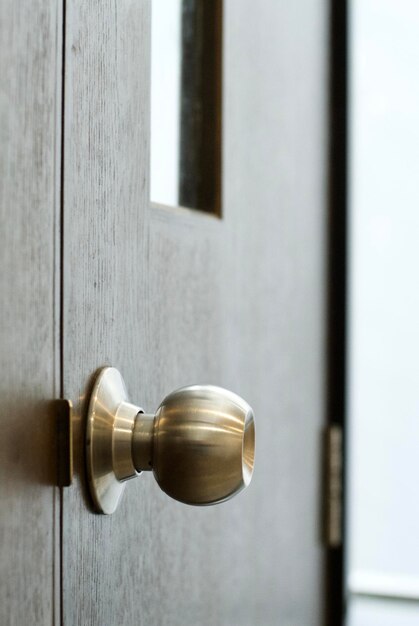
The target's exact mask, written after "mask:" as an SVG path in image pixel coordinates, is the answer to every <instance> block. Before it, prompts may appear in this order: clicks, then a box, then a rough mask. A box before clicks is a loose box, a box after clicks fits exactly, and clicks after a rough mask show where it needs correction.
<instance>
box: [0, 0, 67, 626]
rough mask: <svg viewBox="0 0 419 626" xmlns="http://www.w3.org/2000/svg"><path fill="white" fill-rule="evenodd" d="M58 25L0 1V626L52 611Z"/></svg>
mask: <svg viewBox="0 0 419 626" xmlns="http://www.w3.org/2000/svg"><path fill="white" fill-rule="evenodd" d="M61 19H62V15H61V8H60V3H59V2H53V1H52V0H51V1H50V2H45V1H41V0H35V1H33V0H22V1H19V2H14V1H13V0H9V1H7V0H4V1H2V2H1V3H0V76H1V80H0V138H1V151H0V268H1V269H0V294H1V298H0V319H1V323H0V371H1V376H0V428H1V437H0V476H1V478H0V503H1V505H0V624H2V626H6V625H9V624H10V625H11V624H13V625H16V626H22V625H23V624H40V625H44V624H48V625H50V624H52V623H53V621H54V619H55V618H56V612H55V609H56V608H59V607H57V604H56V601H55V598H56V597H57V593H58V587H57V585H56V580H57V577H56V576H55V574H56V568H54V556H55V554H56V553H57V552H58V547H59V546H58V543H57V539H58V536H57V524H55V519H56V517H57V515H58V500H57V493H56V489H55V488H54V487H53V485H54V480H55V475H54V471H55V470H54V466H55V451H54V426H53V411H52V400H53V398H54V397H56V396H57V394H58V392H59V388H58V383H59V381H58V380H57V373H58V360H57V357H58V348H59V344H58V341H57V338H58V333H57V330H58V326H57V322H58V319H59V317H58V316H59V301H57V298H56V295H57V289H56V287H57V286H58V285H57V281H56V278H57V272H56V271H55V270H56V268H58V262H59V258H57V254H58V253H57V245H56V243H57V237H58V234H59V233H58V222H57V220H56V215H57V211H56V210H57V209H58V208H59V196H57V189H58V187H57V184H58V182H59V156H60V155H59V138H60V132H59V123H60V119H59V112H60V98H59V93H60V92H59V90H60V72H61V65H60V64H61V28H62V22H61ZM57 177H58V178H57ZM58 249H59V248H58Z"/></svg>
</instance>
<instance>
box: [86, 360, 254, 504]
mask: <svg viewBox="0 0 419 626" xmlns="http://www.w3.org/2000/svg"><path fill="white" fill-rule="evenodd" d="M86 446H87V472H88V479H89V486H90V492H91V495H92V498H93V501H94V503H95V505H96V508H97V510H98V511H100V512H101V513H108V514H109V513H113V512H114V511H115V509H116V508H117V506H118V503H119V500H120V497H121V495H122V492H123V490H124V486H125V481H126V480H128V479H130V478H134V477H135V476H138V474H139V473H140V472H143V471H147V470H152V471H153V474H154V477H155V479H156V480H157V483H158V485H159V486H160V488H161V489H162V490H163V491H165V492H166V493H167V494H168V495H169V496H171V497H172V498H175V500H179V501H180V502H185V503H186V504H195V505H207V504H217V503H219V502H223V501H224V500H228V499H229V498H231V497H232V496H234V495H235V494H236V493H238V492H239V491H241V490H242V489H244V488H245V487H247V486H248V484H249V483H250V480H251V478H252V474H253V464H254V449H255V427H254V417H253V411H252V409H251V408H250V406H249V405H248V404H247V402H245V401H244V400H242V399H241V398H240V397H239V396H237V395H236V394H234V393H232V392H230V391H227V390H225V389H222V388H221V387H214V386H211V385H195V386H191V387H183V388H182V389H178V390H177V391H174V392H173V393H171V394H169V395H168V396H167V397H166V398H165V399H164V400H163V402H162V403H161V405H160V406H159V408H158V409H157V411H156V413H155V414H153V415H149V414H145V413H143V411H142V409H141V408H140V407H138V406H135V405H133V404H131V403H130V402H128V397H127V391H126V388H125V384H124V381H123V379H122V376H121V374H120V373H119V372H118V370H116V369H115V368H113V367H106V368H104V369H103V370H102V371H101V372H100V374H99V376H98V378H97V380H96V383H95V386H94V388H93V391H92V395H91V399H90V404H89V411H88V419H87V439H86Z"/></svg>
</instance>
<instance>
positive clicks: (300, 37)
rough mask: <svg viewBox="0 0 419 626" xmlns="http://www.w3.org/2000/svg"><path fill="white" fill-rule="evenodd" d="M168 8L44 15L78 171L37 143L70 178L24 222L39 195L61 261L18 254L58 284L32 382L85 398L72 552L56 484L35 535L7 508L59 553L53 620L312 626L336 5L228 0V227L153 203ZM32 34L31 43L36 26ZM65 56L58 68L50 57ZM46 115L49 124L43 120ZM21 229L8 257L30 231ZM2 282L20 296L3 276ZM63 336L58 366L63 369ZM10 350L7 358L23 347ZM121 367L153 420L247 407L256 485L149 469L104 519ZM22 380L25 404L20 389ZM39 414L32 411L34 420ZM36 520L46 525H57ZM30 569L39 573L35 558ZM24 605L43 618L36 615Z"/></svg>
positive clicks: (33, 543) (43, 311) (41, 315)
mask: <svg viewBox="0 0 419 626" xmlns="http://www.w3.org/2000/svg"><path fill="white" fill-rule="evenodd" d="M151 5H152V2H149V1H147V0H142V1H141V2H138V1H134V0H121V1H120V2H118V3H114V2H109V1H108V0H105V1H103V2H94V3H93V2H80V1H76V0H67V2H66V3H65V11H64V13H63V15H61V17H60V14H59V15H58V16H54V15H53V16H52V17H48V19H50V20H51V22H52V23H53V26H54V27H52V26H51V25H50V22H48V21H47V26H45V25H44V30H43V31H42V32H43V33H44V35H43V38H42V42H43V43H42V44H41V43H40V42H39V39H35V43H34V44H33V45H34V46H36V45H38V46H40V47H41V50H42V53H40V55H39V56H38V57H37V59H38V60H37V61H36V63H38V64H40V63H41V61H40V59H42V64H43V65H42V67H43V73H42V72H41V75H40V77H34V79H33V80H34V84H35V85H36V88H37V89H41V86H40V85H42V86H43V87H42V88H43V89H45V85H47V86H48V89H49V91H48V93H49V97H50V99H51V102H54V103H55V100H54V98H57V99H58V103H59V104H62V108H61V107H60V106H57V108H55V109H54V107H55V104H52V105H51V108H52V109H53V110H56V111H57V113H56V118H55V119H56V120H57V132H56V137H61V134H60V133H61V129H62V145H63V151H62V173H63V176H62V180H61V179H60V176H59V173H60V167H58V166H57V168H56V170H53V167H54V162H55V161H54V158H55V159H56V162H57V163H58V164H60V163H61V161H60V158H59V156H60V154H61V153H60V150H59V145H60V142H58V149H57V152H54V155H55V157H54V158H52V157H51V160H50V161H46V158H47V157H45V152H43V151H42V150H41V152H40V154H42V158H43V159H44V160H43V161H42V163H43V165H44V166H45V163H46V162H47V163H50V167H51V168H52V171H53V174H52V178H51V180H49V181H47V180H45V181H44V182H45V188H46V189H47V190H48V192H49V193H50V194H53V190H54V185H55V188H56V189H58V192H59V193H58V198H55V199H54V198H51V199H50V200H49V201H48V202H49V204H48V202H46V201H44V198H43V196H42V197H41V196H38V195H36V194H37V193H38V187H37V186H36V185H35V183H34V185H33V186H32V187H30V188H29V191H28V193H29V194H30V196H29V197H30V198H32V200H33V201H35V202H36V203H37V204H35V205H34V204H33V202H32V203H30V204H28V205H27V206H28V211H27V212H25V213H20V212H19V213H18V220H19V223H20V224H23V223H24V226H23V225H22V229H24V228H25V229H26V228H29V229H30V230H31V234H32V235H33V233H34V232H35V234H36V229H35V231H34V227H33V224H38V223H39V222H38V221H37V219H41V216H38V218H36V217H35V215H34V213H31V212H30V211H29V208H30V207H31V206H37V207H39V206H42V207H43V211H44V212H46V216H45V217H44V220H49V221H44V222H43V225H42V229H40V231H41V241H40V243H39V246H40V249H42V251H43V252H42V253H43V254H44V255H45V258H46V261H45V263H44V265H43V266H42V267H39V264H38V263H37V262H34V261H33V259H34V258H36V259H39V256H33V255H32V256H29V259H32V262H29V261H28V263H27V264H26V265H25V270H24V269H23V267H22V266H21V265H20V264H19V263H17V262H16V265H15V267H16V272H17V276H21V275H23V272H24V271H27V272H29V273H28V274H27V279H26V280H27V282H28V284H29V285H30V286H31V289H32V287H33V284H34V281H36V280H37V278H39V277H42V281H45V285H44V282H41V284H42V285H44V287H45V288H44V289H43V290H40V291H39V290H38V291H36V290H35V287H33V291H36V298H35V299H34V297H35V296H31V294H32V293H33V292H32V291H31V289H28V290H25V289H24V288H22V289H21V292H20V293H21V294H22V298H23V299H22V300H21V302H19V306H18V305H17V304H16V308H15V310H16V311H20V310H21V308H20V307H21V306H22V305H23V304H25V305H31V303H33V305H34V310H35V311H36V313H35V314H34V315H36V318H35V320H44V325H45V329H46V330H45V332H44V333H43V334H42V338H41V337H40V339H39V345H42V349H43V350H44V351H46V352H47V355H46V356H45V358H43V360H42V359H38V358H37V359H35V365H34V366H33V367H32V366H31V367H30V366H29V365H28V368H27V371H26V370H23V371H19V374H20V375H21V377H22V379H23V376H25V380H26V377H27V376H29V377H30V376H35V377H36V376H38V377H39V380H40V381H42V384H43V385H44V388H43V389H42V393H41V392H40V393H41V396H42V398H44V397H46V398H48V397H49V398H50V397H54V396H57V395H58V394H59V393H60V391H61V393H62V394H63V396H64V397H66V398H69V399H71V400H72V402H73V404H74V416H73V417H74V453H75V477H74V481H73V485H72V486H71V487H69V488H65V489H63V490H62V498H61V508H60V509H59V510H60V511H61V522H60V523H61V526H59V525H58V523H57V525H56V526H57V528H60V539H61V542H60V544H58V545H60V546H61V552H60V551H58V550H56V556H55V560H54V549H53V546H54V544H53V543H52V539H51V537H52V536H53V528H54V525H53V520H54V499H53V498H54V495H53V494H54V490H53V488H52V487H51V484H52V482H53V481H52V480H51V481H49V482H48V480H46V481H45V482H46V483H47V485H46V486H44V487H41V486H40V484H42V480H41V478H39V477H37V478H36V481H35V482H36V489H37V490H39V491H40V492H43V493H45V496H44V497H45V499H46V502H47V500H48V498H50V500H49V501H48V502H47V503H46V504H45V506H44V507H41V505H40V500H39V497H40V496H36V494H35V496H36V498H37V503H36V506H35V505H31V506H32V509H30V512H31V515H32V516H36V515H37V513H36V511H37V510H38V509H37V507H38V508H39V507H40V508H41V510H42V515H43V517H42V519H41V518H37V525H35V526H32V527H31V525H30V523H29V522H28V523H27V524H26V525H25V519H24V518H25V515H24V514H19V515H17V514H14V515H15V517H13V516H12V517H11V516H10V515H11V514H10V513H7V515H8V516H9V517H7V518H6V519H7V520H8V523H10V524H12V522H13V520H14V519H15V520H16V519H18V520H19V521H18V522H16V523H19V524H21V525H22V530H24V531H25V530H26V531H27V533H28V536H29V537H30V538H31V540H30V546H29V547H28V549H27V552H26V557H27V558H28V561H29V562H31V563H33V562H36V563H38V561H37V559H41V560H40V561H39V563H43V562H45V564H46V565H45V567H46V570H45V571H46V573H45V575H44V574H43V576H44V577H43V580H42V586H43V587H44V586H45V587H47V586H48V589H49V590H51V589H52V588H53V587H52V581H53V580H54V579H55V580H57V577H58V578H60V580H58V583H57V585H56V588H57V589H61V598H60V597H59V595H57V594H56V595H55V598H56V599H55V602H54V593H52V592H51V591H48V592H46V591H45V590H44V591H43V593H44V595H45V598H46V599H45V601H44V606H45V608H44V609H43V611H44V612H43V613H42V614H41V617H40V619H39V620H37V623H50V621H51V620H52V619H53V618H54V617H55V619H56V620H59V619H60V615H61V621H62V623H64V624H67V625H73V624H74V625H75V624H80V625H85V624H91V625H98V626H99V625H100V626H103V625H105V624H106V625H110V626H115V625H120V624H123V625H124V626H129V625H131V624H149V625H153V626H158V625H160V624H161V625H163V624H164V625H170V626H174V625H176V624H179V625H182V626H186V625H188V624H190V625H198V624H199V625H200V626H204V625H215V624H217V625H222V626H233V625H236V624H240V625H247V624H248V625H249V626H255V624H264V626H268V625H269V624H272V625H277V624H279V623H281V624H284V625H285V624H289V625H290V626H291V625H297V624H298V626H303V625H305V624H306V625H307V626H315V625H316V624H321V623H322V618H323V595H324V593H323V591H324V590H323V574H324V549H323V546H322V544H321V539H320V534H321V533H320V528H319V526H320V503H321V498H320V492H321V484H320V477H321V430H322V427H323V420H324V374H325V363H324V361H325V322H324V319H325V294H326V288H325V256H326V253H325V240H326V187H327V168H326V162H327V106H326V104H327V30H328V29H327V21H328V15H327V13H328V11H327V8H328V7H327V3H326V2H323V1H321V0H319V1H317V2H309V1H308V0H304V1H303V2H300V3H290V2H282V1H279V2H278V1H277V0H264V2H258V3H255V2H252V1H251V0H225V2H224V12H223V103H222V125H223V143H222V153H223V168H222V190H223V192H222V203H221V204H222V216H221V217H217V216H213V215H208V214H205V213H203V212H199V211H192V210H186V209H180V208H176V207H162V206H156V205H151V203H150V197H149V186H150V180H149V152H150V32H151V8H152V7H151ZM34 6H35V5H34ZM51 6H52V5H51ZM54 6H55V5H54ZM31 7H32V3H31ZM15 10H17V9H15ZM28 10H29V4H28ZM33 10H35V9H33ZM50 10H51V11H53V9H52V8H51V9H50ZM37 11H39V14H40V15H43V12H44V11H46V9H44V8H41V7H39V8H38V9H37ZM23 19H24V18H22V20H23ZM60 20H62V21H60ZM42 23H43V22H42ZM37 26H38V22H36V24H35V25H34V26H33V27H34V28H36V27H37ZM17 28H19V33H20V37H21V38H22V43H21V44H19V45H21V46H23V45H24V44H23V41H24V40H25V41H27V40H28V39H27V38H26V39H25V37H26V35H25V33H26V30H25V29H26V26H24V25H23V24H22V23H21V22H18V26H17ZM60 28H62V31H61V30H60ZM31 32H32V31H31ZM61 32H63V34H64V41H63V46H64V68H65V80H64V85H63V101H62V103H61V100H60V98H61V91H60V82H59V77H60V72H59V68H60V58H61V57H60V55H59V54H58V52H59V51H60V50H61V48H60V41H61V38H60V34H59V33H61ZM45 33H49V36H50V37H51V38H52V40H53V41H52V42H51V44H50V45H47V44H48V42H46V39H45V37H46V35H45ZM57 33H58V34H57ZM54 37H57V38H58V39H57V40H56V39H54ZM29 41H31V40H30V38H29ZM54 46H55V47H56V52H57V55H56V56H54V63H56V64H57V71H56V73H53V74H51V65H53V63H52V62H51V63H50V62H49V60H48V52H46V50H48V51H50V50H51V49H52V47H54ZM19 49H21V48H19ZM51 55H52V53H51ZM37 67H38V66H37ZM54 67H55V66H54ZM51 76H52V78H51ZM43 77H44V78H43ZM35 78H36V80H35ZM22 80H23V78H22ZM49 81H52V85H50V83H49ZM56 94H57V95H56ZM28 108H30V105H28ZM34 111H35V112H36V111H37V108H36V106H35V107H34ZM44 115H45V117H43V118H42V120H40V121H39V124H41V129H42V133H44V134H42V133H41V135H37V137H39V136H41V137H45V141H46V142H47V144H48V145H50V143H51V141H53V139H51V137H50V135H48V134H47V135H45V133H47V129H48V128H50V127H49V126H48V124H52V123H53V122H52V121H51V118H50V117H49V116H48V111H44ZM51 115H53V113H51ZM60 122H62V126H61V125H60ZM30 123H31V124H32V127H31V128H32V131H31V132H33V133H35V132H36V128H37V126H36V123H37V118H36V117H35V118H33V119H32V120H31V121H30ZM54 123H55V122H54ZM21 132H23V131H21ZM54 145H55V146H56V145H57V144H54ZM37 154H38V153H37ZM29 167H30V166H29V165H28V168H29ZM42 171H43V175H44V176H46V173H45V170H42ZM54 176H55V178H54ZM33 180H35V178H34V179H33ZM41 180H43V179H41ZM54 181H55V183H54ZM37 184H39V183H37ZM10 193H11V192H10ZM45 193H46V192H45ZM8 198H10V194H9V196H8ZM60 198H61V205H60ZM15 204H16V206H21V205H18V204H17V203H15ZM55 206H58V207H60V208H59V210H58V211H57V213H55V212H54V210H55V209H54V207H55ZM48 207H50V208H48ZM19 211H22V209H21V208H19ZM55 214H56V215H57V217H55V218H54V215H55ZM8 219H9V223H10V229H11V230H13V224H12V221H11V220H12V218H11V217H10V216H9V217H8ZM25 220H26V221H25ZM54 220H55V221H54ZM61 228H62V231H61ZM18 232H20V231H18ZM22 232H23V230H22ZM24 232H26V230H25V231H24ZM57 233H58V234H60V233H61V241H62V246H61V248H60V243H59V242H60V239H58V242H57ZM22 237H23V235H22ZM42 237H43V238H44V239H45V241H44V244H43V245H42V241H43V239H42ZM5 241H6V242H7V244H6V245H7V247H8V249H9V250H10V249H11V246H12V243H13V240H12V239H10V238H9V239H7V238H6V239H5ZM23 241H26V239H24V238H23ZM31 241H32V240H31ZM54 242H55V245H56V248H55V255H56V256H55V257H54V255H53V250H54ZM31 245H32V244H31ZM28 246H29V244H28ZM29 247H30V246H29ZM48 250H49V252H48ZM35 252H36V254H40V252H39V250H38V251H35ZM16 258H17V253H16ZM42 258H43V257H42ZM54 258H55V259H56V261H57V263H58V266H57V267H58V269H56V270H55V273H54V262H53V261H54ZM51 259H52V260H51ZM57 272H58V274H57ZM54 277H55V278H54ZM39 280H41V278H39ZM54 280H57V281H58V289H57V290H56V292H54V284H55V283H54ZM3 284H4V285H5V289H6V292H7V289H9V291H8V292H7V293H12V291H11V290H12V287H10V286H9V287H8V286H7V285H8V283H7V281H6V279H4V282H3V283H2V285H3ZM54 293H56V296H55V298H56V299H55V305H54V301H51V298H53V296H52V295H51V294H54ZM48 294H49V295H48ZM54 306H55V307H56V309H54ZM57 307H58V313H57ZM54 311H56V316H55V317H54ZM12 313H13V311H12ZM48 316H49V317H48ZM59 319H61V329H60V328H59V325H58V330H56V329H57V320H59ZM45 320H49V321H45ZM34 325H35V322H34ZM26 327H27V326H25V328H26ZM37 331H38V328H36V329H34V328H32V327H30V333H29V335H28V338H27V340H26V339H25V338H23V339H25V342H24V345H23V344H22V350H23V351H24V353H25V357H26V354H27V351H28V350H29V347H28V343H29V342H31V341H33V338H34V337H37ZM54 332H56V333H57V335H56V336H57V337H58V339H56V343H54V336H55V335H54ZM45 337H47V338H48V339H45ZM23 339H20V341H23ZM41 339H42V340H41ZM5 341H6V340H5V339H2V344H1V347H2V349H3V347H4V346H5V345H8V344H6V343H5ZM48 342H49V343H48ZM60 342H61V343H60ZM57 346H58V347H61V350H60V351H59V355H60V357H61V358H60V359H56V360H55V361H54V355H55V354H56V352H54V350H57ZM33 349H34V350H37V349H38V348H37V344H36V343H35V344H33ZM48 351H49V352H48ZM5 358H6V361H5V363H6V365H7V364H8V363H9V362H10V359H13V358H16V359H17V360H16V361H14V362H15V363H17V364H18V363H19V360H18V359H19V358H21V359H22V358H23V357H22V356H20V357H19V356H16V357H14V356H13V355H12V356H11V355H10V353H9V354H8V355H7V357H5ZM107 364H111V365H113V366H115V367H117V368H118V369H119V370H120V371H121V372H122V374H123V376H124V378H125V380H126V383H127V387H128V391H129V393H130V396H131V398H132V399H133V401H135V402H137V403H138V404H140V405H141V406H143V407H144V408H145V409H146V410H147V411H152V410H154V409H155V408H156V407H157V406H158V404H159V403H160V401H161V400H162V398H163V397H164V395H165V394H167V393H168V392H170V391H171V390H173V389H175V388H177V387H179V386H182V385H184V384H191V383H195V382H198V383H213V384H218V385H221V386H223V387H226V388H229V389H232V390H233V391H235V392H237V393H239V394H240V395H242V396H243V397H244V398H246V400H247V401H248V402H249V403H250V404H251V405H252V407H253V409H254V411H255V415H256V441H257V443H256V465H255V473H254V477H253V481H252V484H251V485H250V487H249V489H248V490H247V491H246V492H244V493H243V494H240V496H239V497H237V498H235V499H233V500H231V501H229V502H226V503H224V504H222V505H219V506H216V507H204V508H195V507H188V506H185V505H182V504H179V503H177V502H175V501H173V500H170V499H169V498H168V497H167V496H166V495H164V494H163V493H162V492H161V491H160V490H159V489H158V487H157V485H156V484H155V482H154V481H153V478H152V476H151V475H149V474H147V475H143V476H140V477H139V478H138V479H136V480H135V481H133V482H132V484H129V485H128V487H127V489H126V492H125V495H124V498H123V501H122V503H121V506H120V508H119V509H118V511H117V512H116V513H115V514H114V515H112V516H101V515H97V514H95V513H93V511H92V507H91V502H90V498H89V495H88V493H87V486H86V478H85V465H84V429H85V417H86V403H87V399H88V394H89V390H90V389H91V385H92V382H93V380H94V374H95V373H96V372H97V370H98V368H99V367H101V366H103V365H107ZM14 367H15V368H16V370H17V369H18V365H15V366H14ZM48 368H52V371H51V374H50V378H46V376H45V372H49V371H50V370H49V369H48ZM34 371H35V372H36V374H34ZM12 375H13V371H11V374H10V376H12ZM13 376H15V377H14V378H13V381H14V382H13V385H14V386H13V388H14V389H15V391H16V394H18V393H20V390H21V389H22V385H23V382H22V380H21V378H19V377H16V376H17V375H13ZM54 376H55V378H54ZM31 380H35V378H34V379H31ZM36 380H38V379H36ZM60 380H61V390H60ZM45 381H47V382H45ZM54 381H56V382H54ZM39 385H41V382H40V383H39ZM23 388H25V387H23ZM39 389H40V387H39ZM31 403H32V404H31V407H32V409H33V405H34V400H33V399H31ZM42 410H43V407H41V408H40V409H39V410H38V413H42ZM42 415H43V419H44V420H46V417H45V414H44V413H42ZM14 419H15V421H17V420H18V418H17V417H16V418H14ZM23 419H24V417H23V415H20V417H19V420H20V421H21V423H23V421H22V420H23ZM36 419H37V418H36V413H34V411H33V410H32V412H31V417H30V424H34V423H35V422H36ZM26 423H27V422H26ZM13 432H14V436H17V435H16V432H18V431H16V430H14V431H13ZM39 437H40V440H42V446H41V444H40V445H39V450H38V448H37V452H36V454H37V455H38V453H39V462H38V466H39V467H41V466H42V464H47V461H46V459H47V458H49V454H48V450H49V449H50V442H49V440H48V437H47V436H46V434H45V433H43V434H42V436H41V435H40V434H39ZM30 441H32V440H30ZM35 442H36V440H35ZM28 450H29V443H28ZM25 467H26V466H25ZM21 482H22V481H20V483H21ZM20 483H19V484H20ZM10 489H11V488H10ZM25 497H26V496H25ZM22 502H23V497H22ZM19 506H22V510H23V504H21V505H19ZM44 518H45V519H44ZM57 521H58V520H57ZM36 528H40V529H42V530H43V531H45V528H47V529H48V532H49V535H48V537H46V538H45V537H43V535H42V534H39V533H38V534H37V535H36ZM33 533H35V534H33ZM48 541H49V543H48ZM55 545H57V543H56V544H55ZM45 546H49V547H48V548H45ZM51 546H52V547H51ZM10 554H11V553H10ZM8 555H9V553H8V552H7V553H6V556H8ZM11 561H12V556H10V562H11ZM53 563H55V570H53ZM47 566H48V567H49V569H48V567H47ZM21 569H23V566H22V565H16V567H15V571H16V572H17V574H16V580H17V583H16V586H15V589H14V593H15V594H17V593H18V590H19V589H20V590H21V591H22V593H24V591H25V589H24V587H23V585H22V583H21V581H19V580H18V573H19V572H20V571H21ZM54 571H55V572H56V576H55V578H54ZM59 573H60V574H61V576H60V577H59V576H58V574H59ZM28 578H29V579H30V580H32V581H33V580H35V579H36V575H35V574H34V573H32V570H29V571H28ZM19 585H20V586H19ZM48 593H49V595H48ZM39 597H42V594H40V595H39ZM15 604H17V600H16V603H15ZM2 606H3V605H2ZM1 610H2V609H0V612H1ZM11 610H12V611H17V609H16V607H14V606H12V607H11ZM25 611H26V613H25V615H26V616H28V615H29V616H31V615H32V614H31V612H30V607H27V610H26V609H25ZM54 611H55V612H54ZM8 614H9V615H10V613H8ZM15 614H16V615H17V614H18V613H17V612H16V613H15ZM12 615H13V614H12ZM25 621H27V618H26V620H25V619H23V618H22V619H20V618H16V619H14V618H13V619H11V620H10V623H16V624H17V623H24V622H25ZM6 623H7V622H6Z"/></svg>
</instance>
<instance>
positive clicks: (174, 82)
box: [151, 0, 221, 214]
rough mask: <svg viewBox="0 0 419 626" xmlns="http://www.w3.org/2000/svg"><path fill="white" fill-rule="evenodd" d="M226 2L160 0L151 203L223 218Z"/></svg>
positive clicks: (155, 22)
mask: <svg viewBox="0 0 419 626" xmlns="http://www.w3.org/2000/svg"><path fill="white" fill-rule="evenodd" d="M220 178H221V0H213V1H211V2H208V0H153V3H152V52H151V200H152V201H153V202H158V203H162V204H167V205H175V206H176V205H181V206H184V207H188V208H192V209H200V210H202V211H208V212H211V213H217V214H219V213H220V196H221V180H220Z"/></svg>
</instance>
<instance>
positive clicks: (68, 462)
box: [56, 400, 73, 487]
mask: <svg viewBox="0 0 419 626" xmlns="http://www.w3.org/2000/svg"><path fill="white" fill-rule="evenodd" d="M71 409H72V404H71V402H70V400H56V428H57V485H58V486H59V487H69V486H70V485H71V483H72V480H73V429H72V422H71Z"/></svg>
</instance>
